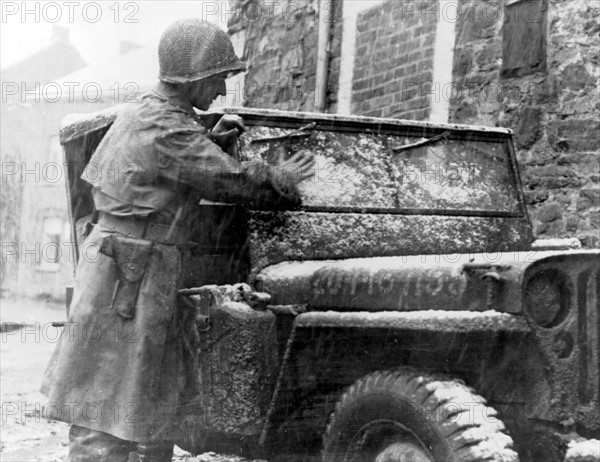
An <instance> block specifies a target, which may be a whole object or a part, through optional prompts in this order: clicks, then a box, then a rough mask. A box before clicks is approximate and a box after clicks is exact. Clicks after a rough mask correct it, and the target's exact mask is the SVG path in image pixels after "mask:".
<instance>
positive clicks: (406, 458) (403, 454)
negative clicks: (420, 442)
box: [375, 441, 434, 462]
mask: <svg viewBox="0 0 600 462" xmlns="http://www.w3.org/2000/svg"><path fill="white" fill-rule="evenodd" d="M375 462H434V461H433V459H432V458H431V457H429V454H427V453H426V452H425V451H424V450H423V449H422V448H421V447H420V446H417V445H416V444H413V443H411V442H410V441H408V442H401V443H394V444H391V445H390V446H388V447H387V448H385V449H384V450H383V451H381V452H380V453H379V454H378V455H377V457H376V458H375Z"/></svg>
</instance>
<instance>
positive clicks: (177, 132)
mask: <svg viewBox="0 0 600 462" xmlns="http://www.w3.org/2000/svg"><path fill="white" fill-rule="evenodd" d="M178 122H179V123H178V126H176V127H170V128H168V129H166V130H163V132H162V133H161V134H160V135H158V136H157V137H156V138H155V142H154V151H155V152H154V155H155V156H156V157H155V161H156V165H157V170H158V175H159V176H160V177H162V178H164V179H166V180H168V181H172V182H175V183H177V184H180V185H186V186H189V187H192V188H194V189H196V190H197V191H198V193H199V195H200V196H201V197H203V198H205V199H208V200H211V201H216V202H228V203H236V204H243V205H246V206H249V207H250V208H256V209H293V208H296V207H298V206H299V205H300V203H301V201H300V195H299V193H298V189H297V188H296V186H295V183H294V182H292V181H291V179H290V177H289V176H287V175H285V174H282V173H281V172H280V171H279V170H277V169H274V168H273V167H272V166H270V165H269V164H266V163H255V162H249V163H239V162H237V161H236V160H235V159H233V158H232V157H231V156H229V155H228V154H226V153H225V152H223V150H222V149H221V148H220V147H219V146H218V145H217V144H215V143H214V142H212V141H211V140H210V138H209V137H208V135H207V134H206V131H205V130H204V128H203V127H202V126H201V125H199V124H196V123H187V124H184V125H182V124H181V120H179V121H178ZM290 174H291V173H290Z"/></svg>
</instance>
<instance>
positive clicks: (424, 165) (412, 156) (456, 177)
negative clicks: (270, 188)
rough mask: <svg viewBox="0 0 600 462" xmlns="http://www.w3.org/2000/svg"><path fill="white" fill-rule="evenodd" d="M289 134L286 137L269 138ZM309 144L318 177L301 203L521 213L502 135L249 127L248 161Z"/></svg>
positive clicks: (305, 189) (245, 143) (309, 184)
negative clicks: (399, 134) (475, 135)
mask: <svg viewBox="0 0 600 462" xmlns="http://www.w3.org/2000/svg"><path fill="white" fill-rule="evenodd" d="M286 134H292V137H289V138H287V139H277V140H270V138H273V137H282V136H284V135H286ZM282 145H283V146H285V147H286V148H287V150H288V153H289V155H291V154H293V152H296V151H297V150H299V149H308V150H309V151H311V152H313V153H314V154H315V157H316V167H315V175H314V177H313V179H312V180H307V181H305V182H303V183H302V184H301V185H300V189H301V192H302V195H303V204H304V205H305V206H307V207H308V208H310V207H317V208H320V209H322V208H336V207H337V208H340V207H341V208H350V209H354V208H356V209H361V210H365V211H369V210H373V209H376V210H378V211H382V212H386V211H389V212H390V213H395V212H402V211H405V212H410V211H415V212H416V211H422V212H429V213H432V212H433V213H436V212H438V211H439V212H440V213H444V212H448V211H449V212H452V211H454V212H461V211H471V212H473V211H475V212H477V211H481V212H488V213H489V212H497V213H500V214H502V213H511V214H512V213H518V212H519V211H520V208H519V198H518V194H517V188H516V185H515V180H514V179H513V173H512V170H511V164H510V156H509V152H508V148H509V147H508V142H507V139H506V138H505V139H504V140H503V139H502V138H498V137H495V138H494V137H490V140H487V139H485V140H482V137H478V138H477V139H473V137H470V138H469V137H468V136H467V135H466V134H463V133H460V132H444V133H442V134H441V135H436V136H430V137H428V138H427V137H416V136H394V135H389V134H377V133H372V134H370V133H360V132H336V131H311V130H307V131H305V132H302V133H298V132H297V131H294V130H293V129H283V128H274V127H258V126H257V127H251V128H250V130H249V131H248V133H247V134H245V135H244V137H243V153H244V157H245V159H246V160H256V161H258V160H260V159H269V158H270V156H271V155H272V153H273V152H274V150H275V148H276V146H282Z"/></svg>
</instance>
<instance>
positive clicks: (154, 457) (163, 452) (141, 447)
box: [128, 441, 174, 462]
mask: <svg viewBox="0 0 600 462" xmlns="http://www.w3.org/2000/svg"><path fill="white" fill-rule="evenodd" d="M173 446H174V443H173V442H171V441H150V442H147V443H138V445H137V449H136V450H135V451H133V452H132V453H131V454H129V461H128V462H171V460H172V459H173Z"/></svg>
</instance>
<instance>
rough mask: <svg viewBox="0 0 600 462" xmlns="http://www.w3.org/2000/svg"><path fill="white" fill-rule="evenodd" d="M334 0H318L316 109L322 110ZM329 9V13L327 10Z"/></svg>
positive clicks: (323, 108) (323, 106)
mask: <svg viewBox="0 0 600 462" xmlns="http://www.w3.org/2000/svg"><path fill="white" fill-rule="evenodd" d="M333 2H334V0H319V19H318V20H319V42H318V44H317V76H316V88H315V99H316V101H315V102H316V108H315V109H316V111H317V112H324V110H325V95H326V92H327V70H328V68H329V34H330V31H331V18H332V16H333V14H334V12H333ZM327 10H329V14H327V13H328V11H327Z"/></svg>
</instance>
